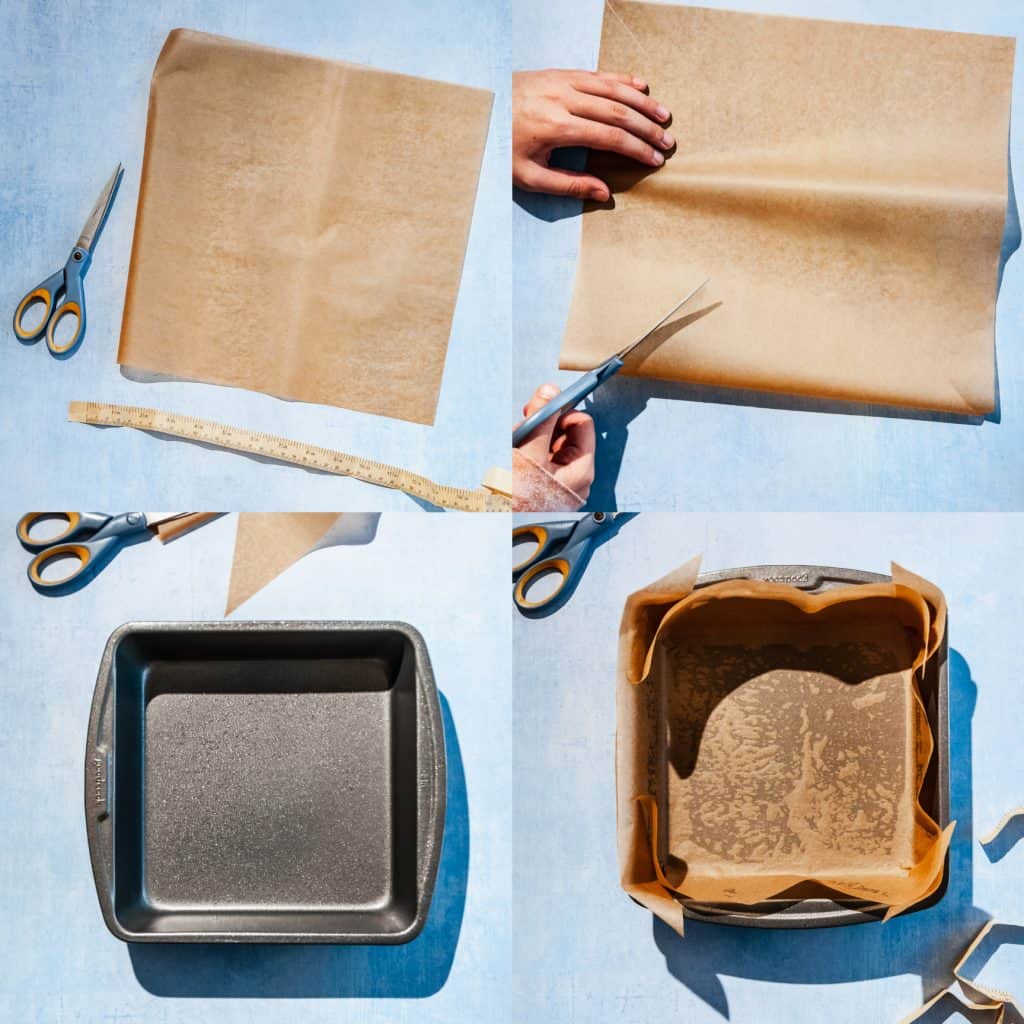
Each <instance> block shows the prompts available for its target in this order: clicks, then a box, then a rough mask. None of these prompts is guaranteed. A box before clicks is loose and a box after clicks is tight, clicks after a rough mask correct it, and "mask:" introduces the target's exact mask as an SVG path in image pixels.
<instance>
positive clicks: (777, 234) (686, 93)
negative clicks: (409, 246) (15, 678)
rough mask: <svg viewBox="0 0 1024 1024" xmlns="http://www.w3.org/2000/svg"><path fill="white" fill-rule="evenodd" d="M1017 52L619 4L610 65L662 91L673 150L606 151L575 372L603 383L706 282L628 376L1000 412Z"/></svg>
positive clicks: (1004, 42) (906, 32)
mask: <svg viewBox="0 0 1024 1024" xmlns="http://www.w3.org/2000/svg"><path fill="white" fill-rule="evenodd" d="M1013 54H1014V41H1013V40H1012V39H1008V38H1001V37H992V36H981V35H966V34H958V33H950V32H934V31H920V30H911V29H903V28H888V27H882V26H875V25H855V24H845V23H841V22H829V21H815V20H806V19H799V18H782V17H769V16H764V15H757V14H738V13H733V12H729V11H712V10H706V9H702V8H697V7H676V6H669V5H662V4H653V3H634V2H631V0H609V2H608V3H607V4H606V6H605V15H604V26H603V31H602V37H601V55H600V67H601V68H602V69H604V70H614V71H626V72H632V73H634V74H639V75H643V76H644V78H646V79H647V80H648V81H649V82H650V83H651V92H652V95H655V96H656V97H657V98H658V99H659V100H660V101H661V102H663V103H664V104H665V105H666V106H667V107H668V108H669V109H670V110H671V111H672V113H673V122H672V129H671V130H672V132H673V134H674V135H675V136H676V138H677V140H678V147H677V152H675V153H674V154H673V155H672V156H670V157H669V159H668V160H667V161H666V163H665V165H664V166H663V167H662V168H660V169H659V170H657V171H653V173H652V172H651V169H649V168H648V169H644V168H642V167H641V166H640V165H638V164H636V163H633V162H631V161H627V160H625V159H624V158H622V157H617V156H614V155H609V154H604V153H599V152H593V153H591V157H590V163H589V166H590V169H592V170H593V172H594V173H595V174H597V175H598V176H600V177H602V178H604V179H605V180H606V181H608V182H609V184H610V186H611V189H612V192H613V198H614V209H605V208H597V207H595V205H594V204H588V205H587V207H586V210H585V213H584V217H583V229H582V242H581V248H580V256H579V262H578V266H577V272H576V284H575V293H574V296H573V302H572V309H571V312H570V316H569V321H568V326H567V328H566V333H565V338H564V341H563V347H562V354H561V366H562V367H564V368H568V369H589V368H591V367H593V366H596V365H597V364H598V363H599V362H601V361H602V360H603V359H605V358H606V357H607V356H609V355H611V354H612V353H613V352H615V351H616V350H618V349H619V348H621V347H622V346H623V345H625V344H626V343H627V342H628V341H629V340H631V339H632V338H633V337H636V336H637V335H639V334H640V333H642V331H643V330H645V329H646V328H647V327H648V326H649V325H650V324H651V323H652V322H653V321H654V320H655V319H657V317H658V315H659V314H661V313H663V312H664V311H665V310H667V309H670V308H671V307H672V304H673V302H676V301H678V300H679V299H680V298H681V297H682V296H683V295H685V294H686V292H687V291H688V290H690V289H691V288H693V287H695V286H696V285H697V284H699V283H700V281H702V280H703V279H704V278H705V277H710V278H711V282H710V284H708V286H707V287H706V288H705V289H704V291H703V292H701V295H700V299H699V300H696V301H695V302H694V303H693V304H692V305H691V307H687V309H686V310H684V313H685V316H683V315H681V316H679V317H676V318H675V319H674V320H672V321H670V323H669V324H668V325H666V327H665V328H663V329H661V330H659V331H658V332H657V334H656V336H655V338H654V339H652V341H651V342H649V343H648V344H645V345H643V346H641V348H640V349H639V350H638V352H637V356H636V358H635V359H634V360H630V361H629V362H628V363H627V366H626V370H625V372H627V373H633V374H637V375H640V376H644V377H661V378H666V379H669V380H677V381H690V382H697V383H701V384H709V385H725V386H729V387H738V388H755V389H758V390H764V391H774V392H791V393H797V394H803V395H812V396H817V397H822V398H832V399H850V400H860V401H867V402H878V403H885V404H889V405H899V406H913V407H920V408H925V409H934V410H945V411H948V412H953V413H958V414H972V415H974V414H983V413H987V412H989V411H991V410H992V408H993V406H994V402H995V363H994V344H993V335H994V317H995V297H996V277H997V269H998V262H999V253H1000V246H1001V241H1002V235H1003V228H1004V221H1005V215H1006V204H1007V144H1008V125H1009V109H1010V93H1011V86H1012V76H1013ZM701 312H703V313H704V314H705V315H702V316H700V317H699V318H697V319H693V315H694V314H695V313H701ZM691 320H692V322H690V321H691ZM682 323H688V324H689V325H688V326H686V327H685V329H684V330H680V324H682Z"/></svg>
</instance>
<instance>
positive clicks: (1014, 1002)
mask: <svg viewBox="0 0 1024 1024" xmlns="http://www.w3.org/2000/svg"><path fill="white" fill-rule="evenodd" d="M1004 944H1012V945H1017V946H1020V945H1024V927H1022V926H1021V925H1013V924H1003V923H1001V922H999V921H988V922H987V923H986V924H985V925H984V927H983V928H982V929H981V931H980V932H978V934H977V935H975V937H974V938H973V939H972V940H971V944H970V945H969V946H968V947H967V949H966V950H964V952H963V954H962V955H961V957H960V959H959V960H958V961H957V962H956V964H955V965H954V966H953V984H952V985H950V986H949V987H948V988H945V989H943V990H942V991H941V992H940V993H939V994H938V995H937V996H935V997H934V998H932V999H929V1000H928V1002H926V1003H925V1004H924V1006H922V1007H921V1008H920V1009H919V1010H915V1011H914V1012H913V1013H911V1014H908V1015H907V1016H906V1017H904V1018H903V1019H902V1020H901V1021H900V1024H913V1022H915V1021H920V1022H921V1024H924V1022H925V1021H942V1020H946V1019H948V1018H951V1017H952V1015H953V1013H954V1012H958V1013H960V1015H961V1016H962V1017H963V1018H964V1019H966V1020H969V1021H971V1022H972V1024H974V1022H978V1024H982V1022H985V1024H1024V1004H1022V1003H1021V1001H1020V999H1019V997H1018V996H1017V995H1016V994H1015V993H1013V992H1009V991H1007V990H1006V989H1001V988H996V987H995V986H993V985H992V984H991V983H987V982H981V981H979V980H978V976H979V975H980V973H981V972H982V971H983V970H984V967H985V965H986V963H988V961H989V960H991V959H992V957H993V955H994V954H995V952H996V950H997V949H998V948H999V947H1000V946H1001V945H1004ZM957 987H959V989H960V991H959V993H958V992H957V991H956V988H957ZM947 1009H948V1010H949V1012H948V1013H947V1012H945V1011H946V1010H947Z"/></svg>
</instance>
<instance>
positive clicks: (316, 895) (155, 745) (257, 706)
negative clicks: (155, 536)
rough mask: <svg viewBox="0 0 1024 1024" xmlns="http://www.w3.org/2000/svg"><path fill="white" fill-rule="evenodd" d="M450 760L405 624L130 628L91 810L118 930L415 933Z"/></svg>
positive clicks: (119, 657) (89, 759) (88, 787)
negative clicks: (446, 754) (446, 753)
mask: <svg viewBox="0 0 1024 1024" xmlns="http://www.w3.org/2000/svg"><path fill="white" fill-rule="evenodd" d="M444 813H445V753H444V734H443V731H442V725H441V713H440V705H439V701H438V696H437V689H436V686H435V684H434V677H433V674H432V672H431V668H430V661H429V658H428V656H427V650H426V646H425V645H424V642H423V638H422V637H421V636H420V634H419V633H418V632H417V631H416V630H415V629H413V628H412V627H411V626H408V625H406V624H404V623H401V622H223V623H222V622H216V623H204V622H135V623H129V624H127V625H124V626H122V627H121V628H120V629H118V630H117V631H116V632H115V633H114V634H113V635H112V636H111V637H110V640H109V641H108V642H107V647H106V651H105V652H104V654H103V660H102V662H101V663H100V670H99V678H98V679H97V681H96V691H95V695H94V697H93V703H92V713H91V715H90V719H89V737H88V745H87V748H86V760H85V816H86V831H87V834H88V839H89V854H90V857H91V859H92V870H93V875H94V877H95V881H96V891H97V894H98V895H99V901H100V907H101V909H102V912H103V919H104V920H105V921H106V924H107V927H108V928H109V929H110V931H111V932H113V934H114V935H115V936H117V938H119V939H123V940H125V941H129V942H289V943H314V942H316V943H384V944H395V943H401V942H408V941H409V940H410V939H412V938H414V937H415V936H416V935H417V934H418V933H419V931H420V930H421V929H422V927H423V925H424V922H425V920H426V915H427V910H428V908H429V906H430V898H431V895H432V893H433V888H434V880H435V877H436V874H437V865H438V860H439V856H440V852H441V839H442V833H443V829H444Z"/></svg>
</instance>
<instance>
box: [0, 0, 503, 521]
mask: <svg viewBox="0 0 1024 1024" xmlns="http://www.w3.org/2000/svg"><path fill="white" fill-rule="evenodd" d="M508 25H509V14H508V4H507V0H487V2H486V3H475V2H472V0H435V2H431V3H429V4H424V3H420V2H417V0H373V2H351V3H349V2H338V0H295V2H287V0H246V2H231V0H168V2H159V3H155V2H154V3H151V2H143V3H138V2H132V0H90V2H86V0H52V2H42V0H34V2H26V0H12V2H10V3H4V4H3V5H0V109H2V110H3V121H2V125H0V250H2V252H3V259H2V260H0V335H2V336H3V343H2V344H0V377H2V379H3V381H4V384H3V390H2V397H3V405H4V420H5V422H7V423H8V424H10V425H16V426H17V428H18V429H17V430H16V431H12V430H8V431H5V432H4V434H3V436H2V437H0V459H2V464H3V466H4V467H5V474H6V481H5V482H6V483H8V484H11V483H13V484H14V485H15V486H16V487H17V489H18V490H19V491H20V492H21V493H23V494H26V495H27V494H29V493H32V494H34V496H35V498H36V503H37V504H40V505H43V506H44V507H45V506H47V505H50V506H58V505H59V506H60V507H65V506H66V505H67V504H71V506H72V507H76V506H77V505H81V504H86V503H88V504H94V503H95V502H96V499H97V496H98V495H102V494H107V493H113V494H116V495H117V496H118V502H119V503H120V504H124V506H125V507H126V508H127V507H128V506H129V505H132V504H136V505H141V504H146V505H153V504H167V502H164V501H157V500H156V499H157V498H158V497H162V495H166V496H167V497H174V499H175V503H182V504H188V505H193V506H195V505H202V506H203V507H211V506H212V507H214V508H217V507H222V508H223V507H228V508H232V507H238V506H239V504H242V505H243V506H244V505H245V504H246V503H247V502H248V506H249V507H260V508H306V509H313V508H321V509H330V508H337V507H338V506H344V507H348V508H350V509H352V508H365V509H385V508H386V509H399V510H407V509H414V508H415V505H414V504H413V503H412V501H411V499H409V498H408V497H405V496H404V495H402V494H399V493H392V492H383V491H380V490H379V489H377V488H374V487H371V486H369V485H367V484H362V483H357V482H354V481H351V480H342V479H339V478H337V477H326V476H322V475H317V474H313V473H307V472H303V471H301V470H297V469H293V468H283V467H280V466H276V467H272V466H267V465H262V464H260V463H258V462H256V461H254V460H251V459H247V458H244V457H240V456H237V455H229V454H225V453H223V452H212V451H207V450H204V449H202V448H199V447H197V446H194V445H189V444H186V443H184V442H176V441H169V440H166V439H159V438H155V437H149V436H146V435H142V434H138V433H136V432H134V431H124V430H121V431H118V430H106V431H101V430H99V429H97V428H93V427H85V426H80V425H74V424H68V423H67V422H66V416H67V405H68V402H69V400H71V399H88V400H92V401H106V402H123V403H128V404H132V405H145V406H155V407H157V408H160V409H165V410H168V411H173V412H183V413H186V414H189V415H194V416H202V417H206V418H208V419H213V420H217V421H220V422H224V423H229V424H233V425H236V426H244V427H250V428H253V429H255V430H263V431H270V432H273V433H277V434H283V435H285V436H287V437H291V438H295V439H297V440H300V441H306V442H309V443H313V444H320V445H327V446H329V447H333V448H340V449H342V450H344V451H348V452H352V453H354V454H356V455H361V456H364V457H367V458H372V459H377V460H380V461H384V462H392V463H396V464H400V465H402V466H405V467H407V468H409V469H412V470H415V471H416V472H419V473H422V474H424V475H426V476H430V477H432V478H434V479H436V480H437V481H438V482H439V483H444V484H452V485H460V486H468V487H476V486H477V485H478V484H479V483H480V482H481V480H482V479H483V475H484V473H485V472H486V471H487V469H488V468H489V467H490V466H492V465H502V466H504V465H507V464H508V430H509V425H508V423H507V422H506V421H505V416H504V413H503V410H505V409H507V408H508V407H509V398H508V396H509V374H508V323H507V320H508V310H509V294H510V291H511V284H510V273H511V272H510V252H509V225H510V216H511V214H510V206H509V201H508V188H509V179H508V173H509V172H508V152H509V149H508V133H509V129H508V124H509V99H508V96H509V88H508V84H509V79H508V52H509V35H508ZM178 26H184V27H188V28H194V29H200V30H204V31H207V32H215V33H220V34H222V35H228V36H233V37H235V38H240V39H245V40H249V41H252V42H255V43H264V44H268V45H273V46H277V47H281V48H283V49H291V50H297V51H300V52H303V53H309V54H314V55H317V56H322V57H330V58H339V59H344V60H349V61H355V62H358V63H364V64H371V65H374V66H375V67H379V68H383V69H386V70H392V71H401V72H405V73H408V74H412V75H422V76H426V77H431V78H438V79H443V80H446V81H450V82H457V83H462V84H465V85H471V86H477V87H481V88H485V89H490V90H492V91H493V92H494V93H495V101H494V108H493V111H492V117H491V125H490V134H489V136H488V140H487V147H486V152H485V154H484V161H483V167H482V172H481V177H480V187H479V191H478V194H477V199H476V207H475V212H474V217H473V226H472V229H471V232H470V237H469V246H468V249H467V252H466V261H465V269H464V272H463V277H462V286H461V289H460V292H459V300H458V305H457V307H456V311H455V319H454V325H453V328H452V334H451V340H450V345H449V349H448V361H447V364H446V368H445V374H444V382H443V386H442V389H441V397H440V404H439V406H438V411H437V421H436V425H435V426H434V427H432V428H431V427H427V426H422V425H418V424H412V423H404V422H400V421H397V420H389V419H386V418H383V417H379V416H370V415H365V414H360V413H355V412H350V411H348V410H344V409H335V408H331V407H327V406H317V405H308V404H303V403H299V402H285V401H281V400H279V399H275V398H270V397H268V396H266V395H260V394H255V393H249V392H245V391H242V390H239V389H235V388H225V387H218V386H214V385H205V384H189V383H159V384H140V383H133V382H132V381H129V380H127V379H126V378H123V377H122V376H121V374H120V371H119V369H118V367H117V364H116V362H115V357H116V352H117V340H118V335H119V332H120V325H121V309H122V303H123V301H124V289H125V282H126V280H127V274H128V257H129V252H130V248H131V240H132V229H133V225H134V221H135V204H136V199H137V196H138V184H139V172H140V170H141V166H142V150H143V140H144V137H145V130H146V106H147V98H148V95H149V79H150V75H151V74H152V70H153V65H154V63H155V61H156V58H157V54H158V53H159V52H160V48H161V46H162V45H163V42H164V39H165V38H166V36H167V33H168V32H169V31H170V30H171V29H172V28H175V27H178ZM408 127H409V132H408V138H409V142H408V149H407V151H406V152H405V153H403V154H401V155H400V158H401V159H403V160H408V161H411V162H413V163H415V159H416V126H415V125H410V126H408ZM118 160H121V161H122V162H123V163H124V165H125V175H124V179H123V181H122V184H121V189H120V193H119V195H118V197H117V200H116V202H115V204H114V207H113V209H112V211H111V214H110V217H109V219H108V221H107V225H106V228H105V229H104V231H103V234H102V235H101V237H100V239H99V242H98V244H97V246H96V250H95V255H94V259H93V263H92V266H91V268H90V270H89V272H88V274H87V275H86V279H85V291H86V305H87V310H88V317H89V326H88V333H87V336H86V339H85V341H84V342H83V344H82V346H81V348H80V349H79V350H78V352H77V353H76V354H75V355H74V356H73V357H72V358H71V359H69V360H66V361H64V362H58V361H55V360H53V359H51V358H50V356H49V355H48V353H47V352H46V350H45V347H44V345H42V344H36V345H34V346H31V347H25V346H23V345H21V344H19V343H18V341H17V340H16V338H15V337H14V334H13V332H12V331H11V329H10V325H9V321H8V318H9V317H10V316H11V315H12V314H13V312H14V309H15V307H16V306H17V303H18V301H19V299H20V298H21V296H22V295H23V294H24V293H25V292H26V291H27V290H28V289H29V288H31V287H34V286H35V285H36V284H37V283H39V282H40V281H42V280H43V279H44V278H45V277H47V276H48V275H49V274H50V273H52V272H53V271H54V270H56V269H57V268H58V267H60V266H63V264H64V261H65V260H66V259H67V256H68V253H69V252H70V250H71V246H72V245H73V244H74V241H75V239H76V238H77V237H78V232H79V231H80V230H81V227H82V223H83V222H84V220H85V218H86V215H87V214H88V212H89V209H90V207H91V205H92V203H93V202H94V200H95V198H96V195H97V194H98V193H99V190H100V188H101V187H102V186H103V183H104V182H105V181H106V180H107V178H108V176H109V175H110V173H111V171H112V170H113V168H114V166H115V165H116V164H117V162H118ZM415 201H416V200H415V196H413V197H410V202H415ZM367 244H372V239H367ZM323 330H324V332H325V333H326V332H329V331H331V330H332V325H331V323H330V322H329V321H327V322H325V323H324V324H323ZM210 343H211V344H221V343H223V340H222V339H210ZM43 466H45V467H46V470H45V472H41V471H40V469H41V467H43ZM132 495H139V496H142V495H145V502H142V501H134V500H131V496H132Z"/></svg>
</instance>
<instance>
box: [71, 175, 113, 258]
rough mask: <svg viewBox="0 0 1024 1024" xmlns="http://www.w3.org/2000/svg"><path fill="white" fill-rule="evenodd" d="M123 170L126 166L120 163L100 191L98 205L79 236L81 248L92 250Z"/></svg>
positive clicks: (93, 209)
mask: <svg viewBox="0 0 1024 1024" xmlns="http://www.w3.org/2000/svg"><path fill="white" fill-rule="evenodd" d="M123 171H124V168H123V167H122V166H121V165H120V164H118V165H117V167H116V168H114V173H113V174H112V175H111V176H110V179H109V180H108V181H107V183H106V185H104V186H103V191H102V192H101V193H100V197H99V199H97V200H96V205H95V206H94V207H93V208H92V213H90V214H89V219H88V220H87V221H86V222H85V227H84V228H82V233H81V234H80V235H79V236H78V247H79V248H80V249H85V250H86V251H87V252H91V251H92V243H93V242H94V241H95V240H96V232H97V231H98V230H99V227H100V225H101V224H102V223H103V218H104V217H105V216H106V215H107V210H109V209H110V203H111V201H112V200H113V198H114V192H115V191H116V190H117V183H118V181H119V180H120V178H121V174H122V173H123Z"/></svg>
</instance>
